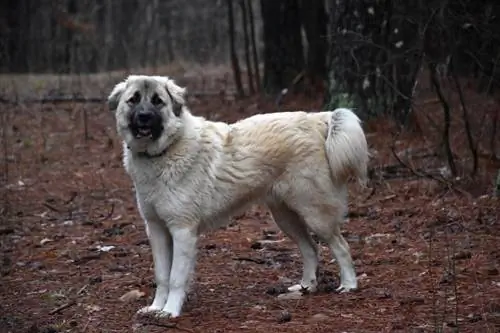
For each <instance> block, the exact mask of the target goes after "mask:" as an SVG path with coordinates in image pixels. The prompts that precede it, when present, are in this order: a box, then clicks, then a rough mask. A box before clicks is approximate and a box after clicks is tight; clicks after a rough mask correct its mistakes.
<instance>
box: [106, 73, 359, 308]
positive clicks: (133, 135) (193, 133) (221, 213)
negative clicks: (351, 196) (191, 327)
mask: <svg viewBox="0 0 500 333" xmlns="http://www.w3.org/2000/svg"><path fill="white" fill-rule="evenodd" d="M108 106H109V108H110V109H111V110H113V111H114V113H115V120H116V129H117V132H118V135H119V137H120V138H121V139H122V141H123V163H124V166H125V170H126V171H127V173H128V174H129V175H130V177H131V179H132V181H133V184H134V188H135V194H136V200H137V206H138V210H139V213H140V215H141V217H142V218H143V219H144V221H145V224H146V233H147V235H148V239H149V243H150V246H151V251H152V254H153V263H154V276H155V280H156V285H157V287H156V291H155V296H154V299H153V302H152V304H151V305H149V306H146V307H144V308H142V309H140V310H139V311H138V313H143V314H144V313H151V312H153V313H154V314H155V315H157V316H160V317H178V316H179V315H181V311H182V307H183V304H184V303H185V300H186V292H187V287H188V284H189V281H190V276H191V274H192V273H193V271H194V266H195V262H196V252H197V251H196V250H197V239H198V237H199V235H200V234H201V233H203V232H204V231H206V230H209V229H214V228H218V227H221V226H223V225H225V224H228V223H229V219H230V217H231V216H233V215H235V214H240V213H242V212H243V211H244V210H245V209H246V208H248V207H249V205H251V204H254V203H264V204H266V205H267V207H268V208H269V209H270V211H271V213H272V216H273V218H274V220H275V222H276V224H277V225H278V226H279V228H280V229H281V230H282V231H283V232H284V234H286V235H287V236H288V237H289V238H290V239H291V240H293V241H294V242H295V243H296V244H297V245H298V248H299V250H300V253H301V258H302V264H303V270H302V279H301V281H300V282H299V283H297V284H295V285H292V286H290V287H289V288H288V290H289V291H291V292H293V291H299V290H307V291H309V292H314V291H316V288H317V284H318V282H317V276H316V275H317V270H318V252H317V246H316V243H315V242H314V241H313V239H312V238H311V232H312V233H315V234H316V235H317V236H318V237H319V238H320V239H321V240H323V241H324V242H326V243H327V244H329V247H330V249H331V251H332V252H333V254H334V256H335V258H336V259H337V262H338V264H339V266H340V286H339V287H338V289H337V290H338V291H339V292H348V291H350V290H354V289H356V288H357V280H356V274H355V270H354V266H353V262H352V258H351V255H350V249H349V245H348V244H347V242H346V241H345V239H344V238H343V237H342V234H341V232H340V228H341V225H342V223H343V218H344V214H345V213H346V207H347V184H348V182H349V180H350V179H353V178H354V179H357V180H358V181H359V182H360V183H361V184H364V183H365V181H366V179H367V164H368V160H369V152H368V147H367V141H366V137H365V134H364V131H363V129H362V127H361V122H360V119H359V118H358V117H357V116H356V114H355V113H353V112H352V111H351V110H349V109H342V108H339V109H336V110H334V111H325V112H310V113H308V112H302V111H296V112H277V113H267V114H258V115H254V116H251V117H249V118H246V119H243V120H240V121H238V122H235V123H232V124H227V123H224V122H214V121H209V120H207V119H205V118H203V117H198V116H195V115H193V114H192V113H191V112H190V110H189V108H188V106H187V105H186V88H184V87H180V86H179V85H177V84H176V83H175V81H174V80H173V79H171V78H169V77H164V76H145V75H131V76H128V77H127V78H126V79H125V80H124V81H122V82H119V83H118V84H117V85H116V86H115V87H114V88H113V89H112V91H111V93H110V94H109V96H108Z"/></svg>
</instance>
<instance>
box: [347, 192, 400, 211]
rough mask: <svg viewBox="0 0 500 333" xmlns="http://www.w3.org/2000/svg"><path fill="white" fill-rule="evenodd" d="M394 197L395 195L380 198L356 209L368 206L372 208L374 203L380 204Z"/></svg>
mask: <svg viewBox="0 0 500 333" xmlns="http://www.w3.org/2000/svg"><path fill="white" fill-rule="evenodd" d="M395 197H397V195H395V194H391V195H388V196H385V197H383V198H380V199H378V200H376V201H375V202H370V203H367V204H363V205H358V206H357V208H366V207H370V206H372V205H373V204H375V203H380V202H384V201H388V200H391V199H394V198H395Z"/></svg>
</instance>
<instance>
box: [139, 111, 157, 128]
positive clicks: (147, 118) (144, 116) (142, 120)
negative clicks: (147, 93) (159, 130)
mask: <svg viewBox="0 0 500 333" xmlns="http://www.w3.org/2000/svg"><path fill="white" fill-rule="evenodd" d="M136 117H137V118H136V119H137V124H138V125H139V126H147V125H150V124H151V122H152V120H153V118H154V112H153V111H150V110H141V111H139V112H137V115H136Z"/></svg>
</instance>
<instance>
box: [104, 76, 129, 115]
mask: <svg viewBox="0 0 500 333" xmlns="http://www.w3.org/2000/svg"><path fill="white" fill-rule="evenodd" d="M125 87H126V82H120V83H118V84H117V85H116V86H115V87H114V88H113V90H112V91H111V94H109V97H108V108H109V109H110V110H111V111H114V110H116V108H117V107H118V103H120V98H121V96H122V94H123V92H124V91H125Z"/></svg>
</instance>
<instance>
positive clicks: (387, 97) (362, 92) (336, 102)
mask: <svg viewBox="0 0 500 333" xmlns="http://www.w3.org/2000/svg"><path fill="white" fill-rule="evenodd" d="M395 4H396V2H393V1H391V0H388V1H382V2H380V1H375V0H352V1H347V0H339V1H336V0H332V1H331V3H330V12H329V18H330V31H329V36H330V38H331V40H330V41H329V46H330V47H329V55H328V58H329V59H328V71H329V75H328V92H327V94H326V100H325V108H327V109H333V108H336V107H351V108H355V109H356V111H357V113H358V115H359V116H361V117H362V118H369V117H374V116H378V115H382V114H384V115H391V116H393V117H394V118H395V119H396V120H398V122H399V123H401V124H403V123H404V122H405V120H406V118H407V115H408V114H409V111H410V106H411V98H412V94H413V88H414V85H415V80H416V73H417V72H418V70H419V69H420V59H421V58H422V54H421V52H419V50H420V48H419V47H415V45H416V43H417V42H418V41H417V36H418V31H417V27H418V26H417V25H416V24H415V23H413V21H411V20H407V19H406V18H405V16H404V15H402V13H403V11H402V9H401V8H398V7H395ZM398 5H399V6H405V8H404V10H412V8H411V7H410V6H409V5H407V4H406V3H405V4H399V3H398ZM395 11H396V13H394V12H395Z"/></svg>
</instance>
